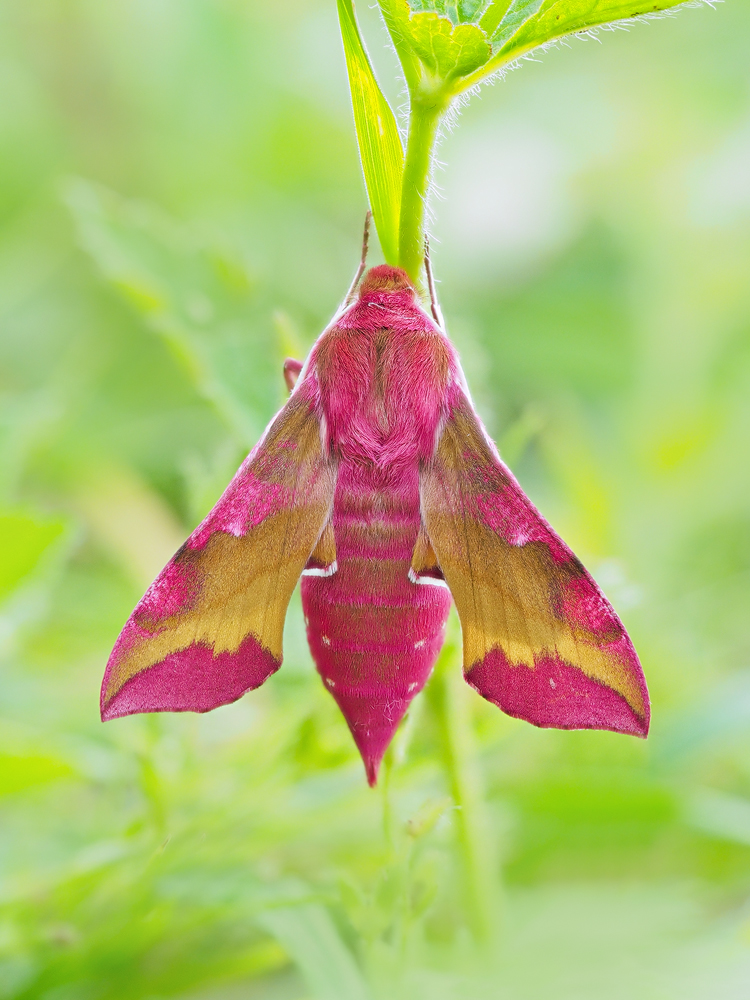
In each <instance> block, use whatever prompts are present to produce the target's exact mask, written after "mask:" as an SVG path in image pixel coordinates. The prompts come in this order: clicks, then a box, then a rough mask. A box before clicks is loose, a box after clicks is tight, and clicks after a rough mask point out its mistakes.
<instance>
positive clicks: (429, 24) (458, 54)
mask: <svg viewBox="0 0 750 1000" xmlns="http://www.w3.org/2000/svg"><path fill="white" fill-rule="evenodd" d="M410 28H411V35H410V40H411V45H412V48H413V49H414V52H415V53H416V54H417V55H418V56H419V58H420V60H421V61H422V63H423V64H424V66H425V67H426V68H427V69H428V70H429V71H430V73H432V74H434V75H435V76H438V77H440V78H441V79H443V80H452V79H455V78H456V77H461V76H466V75H467V74H468V73H472V72H473V71H474V70H476V69H479V67H480V66H483V65H484V64H485V63H486V62H487V60H488V59H489V57H490V55H491V49H490V46H489V43H488V42H487V38H486V37H485V34H484V32H483V31H482V29H481V28H478V27H477V26H476V25H475V24H458V25H456V26H455V27H454V26H453V25H452V23H451V22H450V21H449V20H448V18H446V17H441V16H440V15H439V14H436V13H433V12H423V13H419V14H414V15H413V16H412V18H411V23H410Z"/></svg>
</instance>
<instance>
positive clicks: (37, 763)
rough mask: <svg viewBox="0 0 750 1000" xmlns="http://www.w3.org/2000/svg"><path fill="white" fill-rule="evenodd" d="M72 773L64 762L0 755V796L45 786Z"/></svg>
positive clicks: (68, 765) (53, 759)
mask: <svg viewBox="0 0 750 1000" xmlns="http://www.w3.org/2000/svg"><path fill="white" fill-rule="evenodd" d="M73 773H74V771H73V768H72V767H71V766H70V764H68V763H67V762H66V761H63V760H58V759H57V758H55V757H43V756H41V755H39V754H32V755H29V756H21V755H16V754H4V753H0V795H10V794H11V793H12V792H20V791H23V790H24V789H26V788H32V787H35V786H37V785H46V784H48V783H49V782H51V781H57V780H58V779H60V778H66V777H69V776H70V775H72V774H73Z"/></svg>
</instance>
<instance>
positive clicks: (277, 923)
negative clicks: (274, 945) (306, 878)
mask: <svg viewBox="0 0 750 1000" xmlns="http://www.w3.org/2000/svg"><path fill="white" fill-rule="evenodd" d="M258 922H259V923H260V924H262V926H263V927H265V928H266V930H268V931H269V932H270V933H271V934H272V935H273V936H274V937H275V938H276V940H277V941H278V942H279V944H281V945H282V946H283V948H284V949H285V950H286V952H287V954H288V955H289V957H290V958H291V959H292V960H293V961H294V963H295V965H297V966H298V968H299V970H300V972H301V973H302V975H303V976H304V978H305V980H306V981H307V985H308V986H309V988H310V991H311V993H312V995H313V996H314V997H315V1000H368V997H369V992H368V990H367V987H366V986H365V982H364V979H363V977H362V973H361V972H360V971H359V968H358V966H357V964H356V962H355V961H354V959H353V957H352V954H351V952H350V951H349V949H348V948H347V947H346V945H345V944H344V942H343V941H342V940H341V937H340V936H339V933H338V931H337V930H336V926H335V924H334V923H333V921H332V920H331V918H330V916H329V915H328V911H327V910H326V909H325V908H324V907H323V906H320V905H317V904H314V903H308V904H306V905H303V906H295V907H280V908H279V909H277V910H267V911H266V912H265V913H263V914H261V915H260V916H259V918H258Z"/></svg>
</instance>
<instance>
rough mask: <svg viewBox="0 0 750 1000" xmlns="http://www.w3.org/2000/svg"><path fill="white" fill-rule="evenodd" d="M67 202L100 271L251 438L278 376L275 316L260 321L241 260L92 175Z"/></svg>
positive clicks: (246, 439) (70, 191) (245, 439)
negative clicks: (273, 330) (93, 179)
mask: <svg viewBox="0 0 750 1000" xmlns="http://www.w3.org/2000/svg"><path fill="white" fill-rule="evenodd" d="M67 202H68V205H69V206H70V208H71V211H72V212H73V216H74V218H75V221H76V223H77V226H78V232H79V236H80V240H81V243H82V245H83V247H84V248H85V249H86V250H87V251H88V253H90V254H91V256H92V258H93V259H94V261H95V263H96V264H97V266H98V267H99V268H100V270H101V272H102V274H103V275H104V277H105V278H107V280H108V281H110V282H111V284H112V285H113V286H114V287H115V288H116V289H117V291H118V292H119V293H120V294H122V295H123V296H125V298H126V299H127V300H128V301H129V302H130V304H131V305H132V306H133V308H134V309H135V310H136V311H137V312H138V313H139V314H140V315H142V316H143V318H144V320H145V321H146V323H147V324H148V325H149V327H150V328H151V329H152V330H154V331H155V332H156V333H158V334H159V336H161V337H162V338H163V339H164V341H165V343H166V344H167V345H168V347H169V348H170V350H171V351H172V353H173V355H174V356H175V358H176V359H177V361H178V362H179V364H180V365H181V366H182V368H183V369H184V371H185V373H186V374H187V376H188V377H189V378H190V380H191V382H192V383H193V384H194V386H195V388H196V390H197V391H198V392H199V393H200V395H201V396H202V397H203V398H204V399H205V400H207V401H208V402H209V403H211V404H212V405H213V406H214V407H215V409H216V411H217V412H218V413H219V414H220V416H221V417H222V418H223V419H224V421H225V422H226V424H227V426H228V427H229V428H230V429H231V430H232V431H233V432H234V434H235V435H236V437H237V439H238V440H239V441H241V442H242V443H244V444H245V445H246V446H250V445H252V444H254V443H255V441H256V440H257V438H258V436H259V435H260V432H261V431H262V429H263V424H264V423H265V420H264V419H263V417H262V416H261V419H260V420H259V414H264V412H265V413H267V414H270V412H272V410H273V408H274V405H275V401H276V399H277V398H278V388H279V385H280V376H279V373H278V369H275V365H274V364H273V362H274V361H277V355H276V353H275V351H274V350H273V346H274V344H273V339H272V338H271V336H270V329H269V327H270V322H269V323H268V326H267V327H266V329H265V331H264V328H263V327H264V325H265V323H263V322H262V314H261V315H259V312H260V310H259V309H258V308H257V303H256V301H255V296H254V294H253V293H254V290H253V286H252V283H251V281H250V279H249V277H248V275H247V272H246V269H245V268H244V267H243V265H242V264H241V263H240V262H239V261H237V260H235V259H233V258H232V257H231V255H229V254H227V253H226V252H224V251H220V250H218V249H216V248H214V247H210V246H205V245H202V244H201V243H200V242H197V241H196V240H195V239H194V238H192V237H191V236H190V235H189V234H188V233H187V232H184V231H181V230H180V229H179V228H178V227H177V226H175V225H174V224H173V223H171V222H170V221H169V220H167V219H165V218H163V217H162V216H161V215H160V213H158V212H156V210H155V209H153V208H151V207H150V206H147V205H144V204H142V203H138V202H128V201H127V200H125V199H123V198H119V197H118V196H117V195H115V194H114V193H112V192H110V191H105V190H104V189H102V188H100V187H97V186H96V185H93V184H89V183H87V182H86V181H82V180H78V181H75V182H72V183H70V184H69V185H68V188H67ZM264 319H265V318H264ZM267 320H270V309H269V316H268V317H267ZM264 333H265V336H264ZM266 419H267V418H266Z"/></svg>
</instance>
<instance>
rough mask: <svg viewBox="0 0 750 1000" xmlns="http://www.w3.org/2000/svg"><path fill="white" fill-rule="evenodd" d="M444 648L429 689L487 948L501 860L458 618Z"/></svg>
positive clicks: (471, 902)
mask: <svg viewBox="0 0 750 1000" xmlns="http://www.w3.org/2000/svg"><path fill="white" fill-rule="evenodd" d="M449 630H450V634H449V638H448V641H447V642H446V644H445V646H444V648H443V652H442V653H441V654H440V659H439V660H438V663H437V667H436V670H435V677H434V678H433V680H432V682H431V683H430V685H429V687H428V689H427V690H428V692H429V693H430V697H431V700H432V704H433V709H434V711H435V713H436V716H437V720H438V723H439V725H440V729H441V731H442V732H441V735H442V745H443V752H444V759H445V765H446V770H447V774H448V781H449V785H450V793H451V797H452V798H453V801H454V802H455V804H456V814H455V822H456V828H457V834H458V842H459V845H460V849H461V856H462V861H463V868H464V888H465V893H466V901H467V904H468V909H469V914H470V919H471V925H472V931H473V934H474V937H475V939H476V940H477V942H478V943H479V944H480V945H481V946H482V947H483V948H485V949H488V948H489V946H490V945H491V944H492V942H493V940H495V938H496V935H497V930H498V912H497V904H496V900H497V894H498V888H499V886H498V878H497V874H498V873H497V860H496V856H495V851H494V845H493V843H492V840H491V837H490V835H489V829H490V824H489V821H488V817H487V813H486V806H485V802H484V797H483V792H482V778H481V771H480V767H479V762H478V760H477V754H476V748H475V742H474V732H473V726H472V722H471V718H470V706H469V702H468V697H467V696H468V695H469V694H470V692H469V690H468V688H467V686H466V684H465V682H464V679H463V674H462V670H461V637H460V633H459V629H458V623H457V621H456V620H455V618H454V619H453V620H452V621H450V622H449Z"/></svg>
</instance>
